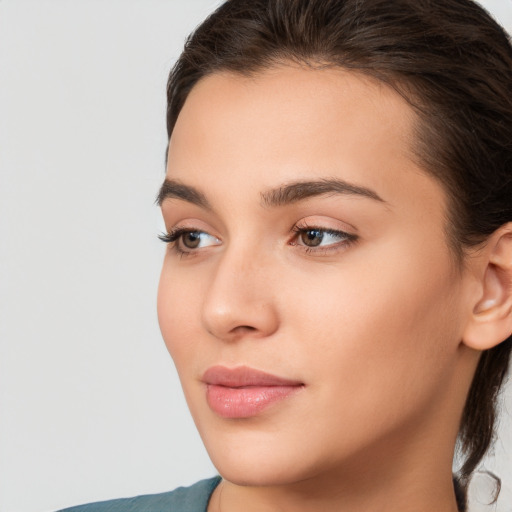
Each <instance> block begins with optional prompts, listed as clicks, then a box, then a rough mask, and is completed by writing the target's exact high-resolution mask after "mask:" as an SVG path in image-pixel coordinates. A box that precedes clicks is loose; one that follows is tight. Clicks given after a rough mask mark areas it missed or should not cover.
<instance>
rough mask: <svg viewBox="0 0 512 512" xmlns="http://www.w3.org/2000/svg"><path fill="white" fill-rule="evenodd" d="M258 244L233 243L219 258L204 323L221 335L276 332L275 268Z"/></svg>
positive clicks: (208, 328)
mask: <svg viewBox="0 0 512 512" xmlns="http://www.w3.org/2000/svg"><path fill="white" fill-rule="evenodd" d="M264 260H265V257H264V254H263V251H262V250H259V249H258V248H257V247H255V246H254V244H243V243H240V244H236V245H235V244H232V245H230V246H229V247H227V248H226V249H225V250H224V251H223V252H222V253H221V254H220V255H219V258H218V261H217V262H216V266H215V269H214V270H213V271H212V274H211V280H210V282H209V286H208V289H207V292H206V294H205V297H204V302H203V311H202V314H203V323H204V325H205V328H206V329H207V330H208V331H209V332H210V333H211V334H213V335H214V336H215V337H217V338H221V339H229V340H231V339H234V338H238V337H239V336H240V335H242V334H244V333H245V334H248V333H250V335H251V336H253V337H264V336H268V335H270V334H272V333H273V332H274V331H275V329H276V328H277V323H278V318H277V310H276V304H275V300H274V290H273V287H272V286H271V282H270V279H269V277H270V275H269V274H270V273H271V268H270V267H269V266H268V265H265V264H264Z"/></svg>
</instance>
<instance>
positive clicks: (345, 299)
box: [283, 244, 461, 412]
mask: <svg viewBox="0 0 512 512" xmlns="http://www.w3.org/2000/svg"><path fill="white" fill-rule="evenodd" d="M379 254H380V255H381V256H382V258H380V259H379V261H375V260H373V259H372V258H370V257H368V258H367V257H366V255H365V254H364V251H361V252H359V253H358V254H357V261H356V258H355V257H354V258H352V256H350V258H349V257H347V259H346V266H340V267H337V268H332V269H329V268H327V269H325V268H324V269H322V270H321V272H319V273H318V274H317V275H315V276H312V278H311V279H310V280H309V282H310V285H309V286H308V287H307V288H306V289H304V288H303V289H302V291H300V290H299V289H295V290H294V291H292V292H291V293H290V294H289V295H288V296H287V300H286V304H287V305H288V306H287V308H285V309H286V311H288V314H289V315H290V317H289V318H288V320H287V323H288V324H290V323H291V324H292V325H295V326H297V327H296V335H295V336H294V338H295V339H300V340H301V343H302V351H303V356H304V367H305V368H307V371H308V372H309V373H310V378H311V381H312V382H315V379H316V378H318V376H322V379H323V380H322V382H325V383H327V384H328V386H329V387H327V386H326V387H325V388H324V392H325V399H326V402H328V401H329V400H332V392H333V390H335V393H336V394H337V395H338V398H340V397H346V399H347V403H351V404H352V406H354V407H360V409H361V410H363V411H364V410H366V411H368V410H372V408H374V407H381V406H386V407H388V405H387V404H389V400H391V401H393V402H395V403H398V404H400V403H401V397H402V395H404V394H406V393H407V394H408V398H406V400H409V401H410V400H411V399H412V397H416V399H417V398H418V395H422V397H423V399H424V400H426V399H427V398H428V395H429V394H430V396H432V394H433V393H435V390H436V389H437V390H439V389H440V386H442V383H443V382H446V379H447V378H448V375H449V372H450V367H451V365H452V362H453V359H454V358H455V355H456V350H457V347H458V344H459V341H460V340H459V332H460V327H461V322H460V321H459V320H460V315H459V312H458V301H457V297H458V290H459V288H458V284H457V283H458V280H457V277H456V275H455V274H454V273H453V270H452V267H451V263H450V260H449V256H448V255H447V254H446V251H445V250H444V246H442V247H440V248H439V250H437V251H436V250H430V251H429V252H428V253H427V254H423V253H420V252H419V251H417V250H416V251H415V250H414V249H412V248H411V247H410V246H404V245H401V244H395V245H394V246H390V247H382V250H381V251H380V252H379ZM354 255H355V252H354ZM404 255H407V257H404ZM425 261H428V262H429V264H428V265H426V264H425ZM320 274H322V275H320ZM293 282H297V278H296V277H295V278H292V279H291V280H290V282H287V283H285V284H283V288H284V289H288V290H290V288H292V289H293V284H292V283H293ZM306 363H307V364H306ZM322 382H321V383H320V385H321V384H322ZM353 396H358V401H357V403H355V402H354V401H353V400H352V401H350V397H353ZM342 402H343V401H340V400H337V403H342ZM402 403H403V402H402ZM390 412H391V411H390Z"/></svg>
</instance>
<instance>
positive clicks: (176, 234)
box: [158, 226, 358, 258]
mask: <svg viewBox="0 0 512 512" xmlns="http://www.w3.org/2000/svg"><path fill="white" fill-rule="evenodd" d="M308 231H319V232H321V233H323V234H324V235H331V236H335V237H339V238H341V239H342V241H340V242H339V243H336V244H330V245H328V246H327V247H308V246H307V245H300V244H299V243H297V241H296V239H297V238H298V237H299V236H300V235H301V234H303V233H307V232H308ZM291 232H292V233H294V234H295V235H294V240H295V241H294V242H291V243H290V245H293V246H295V247H300V250H302V251H304V252H305V253H307V254H310V253H316V254H325V253H328V252H332V251H337V250H339V249H340V248H342V247H343V248H347V247H350V246H351V245H352V244H354V243H355V242H356V241H357V240H358V236H357V235H354V234H351V233H346V232H345V231H339V230H334V229H326V228H323V227H320V226H294V227H293V228H292V229H291ZM189 233H198V234H199V233H206V232H205V231H201V230H200V229H190V228H176V229H172V230H171V231H169V232H168V233H162V234H160V235H158V238H159V239H160V240H161V241H162V242H164V243H166V244H170V246H171V249H172V250H173V251H174V252H175V253H177V254H178V256H180V258H183V257H189V256H192V255H196V254H197V250H195V249H189V250H183V249H182V248H181V247H180V246H179V243H176V242H179V239H180V238H181V237H182V236H183V235H186V234H189Z"/></svg>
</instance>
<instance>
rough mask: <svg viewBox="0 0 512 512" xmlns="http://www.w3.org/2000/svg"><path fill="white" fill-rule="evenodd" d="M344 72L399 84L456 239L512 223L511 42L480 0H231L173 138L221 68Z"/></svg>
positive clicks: (488, 389)
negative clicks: (197, 91) (200, 90)
mask: <svg viewBox="0 0 512 512" xmlns="http://www.w3.org/2000/svg"><path fill="white" fill-rule="evenodd" d="M287 62H293V63H297V64H299V65H306V66H312V67H316V66H318V67H325V66H331V67H340V68H344V69H347V70H352V71H354V72H358V73H362V74H364V75H366V76H369V77H372V78H373V79H376V80H378V81H380V82H382V83H385V84H387V85H388V86H390V87H392V88H394V89H395V90H396V91H397V92H398V93H399V94H401V95H402V97H403V98H404V99H405V100H406V101H407V102H408V103H409V104H410V105H411V106H412V108H413V109H414V110H415V111H416V113H417V119H418V122H417V125H416V128H415V132H416V133H415V135H416V136H415V142H414V148H413V150H414V155H415V157H416V158H417V160H418V162H419V163H420V165H421V166H422V168H423V169H424V170H425V171H426V172H427V173H430V174H431V175H432V176H433V177H434V178H435V179H437V180H439V182H440V183H441V184H442V185H443V187H444V189H445V191H446V192H447V195H448V197H449V207H448V210H449V211H448V220H447V223H446V224H447V228H446V229H447V235H448V242H449V244H450V245H451V247H452V249H453V253H454V255H455V256H456V259H457V260H458V262H459V264H461V265H463V264H464V256H465V255H466V253H467V249H469V248H471V247H474V246H477V245H479V244H481V243H483V242H485V240H486V238H487V237H488V236H489V235H490V234H492V233H493V232H494V231H495V230H496V229H498V228H499V227H500V226H502V225H503V224H505V223H507V222H509V221H512V46H511V41H510V38H509V36H508V35H507V33H506V32H505V31H504V30H503V28H502V27H501V26H500V25H499V24H498V23H496V22H495V21H494V20H493V19H492V17H491V16H490V15H489V14H488V13H487V12H486V11H485V10H484V9H483V8H482V7H480V6H479V5H478V4H476V3H475V2H473V1H472V0H228V1H226V2H225V3H223V4H222V5H221V6H220V7H219V8H218V9H217V10H216V11H215V12H214V13H213V14H211V15H210V16H209V17H208V18H207V19H206V20H205V21H204V22H203V23H202V24H201V25H200V26H199V27H198V28H197V29H196V30H195V32H193V33H192V35H191V36H190V37H189V38H188V39H187V41H186V43H185V48H184V51H183V53H182V54H181V56H180V58H179V60H178V61H177V63H176V64H175V66H174V68H173V69H172V70H171V73H170V76H169V81H168V85H167V100H168V105H167V131H168V135H169V138H170V136H171V134H172V131H173V128H174V125H175V123H176V120H177V118H178V115H179V113H180V111H181V109H182V107H183V105H184V103H185V101H186V99H187V96H188V94H189V93H190V91H191V90H192V88H193V87H194V86H195V84H197V82H198V81H199V80H201V79H202V78H203V77H206V76H208V75H211V74H212V73H216V72H223V71H224V72H232V73H236V74H242V75H245V76H251V75H253V74H255V73H258V72H261V71H262V70H264V69H267V68H270V67H272V66H276V65H279V64H282V63H287ZM511 347H512V336H511V337H509V338H508V339H506V340H504V341H503V342H502V343H501V344H499V345H497V346H496V347H494V348H492V349H490V350H488V351H484V352H483V353H482V354H481V357H480V360H479V364H478V367H477V370H476V373H475V376H474V379H473V382H472V384H471V388H470V391H469V394H468V397H467V400H466V404H465V407H464V411H463V414H462V418H461V423H460V429H459V439H458V441H459V443H458V444H459V450H460V453H461V455H462V457H463V463H462V466H461V468H460V470H459V472H458V475H457V479H456V482H455V483H456V485H455V487H456V490H457V494H458V500H459V506H460V507H461V509H464V508H465V501H466V497H465V496H466V494H467V492H466V491H467V486H468V482H469V479H470V477H471V474H472V472H473V471H474V470H475V468H476V467H477V466H478V464H479V463H480V461H481V460H482V458H483V456H484V455H485V453H486V451H487V450H488V448H489V446H490V444H491V442H492V440H493V436H494V427H495V422H496V421H495V420H496V415H497V411H496V409H497V405H496V404H497V398H498V394H499V390H500V388H501V386H502V383H503V381H504V378H505V376H506V374H507V370H508V366H509V359H510V352H511Z"/></svg>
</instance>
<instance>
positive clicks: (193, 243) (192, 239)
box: [181, 231, 201, 249]
mask: <svg viewBox="0 0 512 512" xmlns="http://www.w3.org/2000/svg"><path fill="white" fill-rule="evenodd" d="M181 241H182V243H183V245H184V246H185V247H186V248H187V249H196V248H197V247H198V246H199V243H200V242H201V232H200V231H187V232H186V233H183V234H182V235H181Z"/></svg>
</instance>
